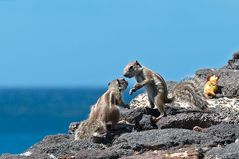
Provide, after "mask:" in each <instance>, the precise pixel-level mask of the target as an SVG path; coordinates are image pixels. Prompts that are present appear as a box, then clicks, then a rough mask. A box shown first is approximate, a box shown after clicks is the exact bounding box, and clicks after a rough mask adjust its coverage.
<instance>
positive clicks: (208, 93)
mask: <svg viewBox="0 0 239 159" xmlns="http://www.w3.org/2000/svg"><path fill="white" fill-rule="evenodd" d="M218 80H219V77H218V76H216V75H212V76H208V78H207V83H206V84H205V85H204V96H205V97H206V98H213V97H215V96H216V93H217V91H218V85H217V83H218Z"/></svg>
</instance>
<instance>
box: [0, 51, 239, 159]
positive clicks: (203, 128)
mask: <svg viewBox="0 0 239 159" xmlns="http://www.w3.org/2000/svg"><path fill="white" fill-rule="evenodd" d="M211 74H216V75H219V76H220V79H219V86H220V91H219V92H218V93H217V98H215V99H209V100H207V102H208V103H209V111H208V112H201V111H198V110H195V109H194V107H193V106H188V105H187V106H186V104H185V103H179V104H177V103H169V104H166V106H165V109H166V112H167V114H168V116H167V117H163V118H161V119H160V120H159V121H157V122H156V121H155V118H156V117H158V116H159V115H160V113H159V111H158V110H157V109H156V108H150V107H149V103H148V99H147V95H146V94H145V93H143V94H140V95H139V96H137V97H136V98H134V99H133V100H132V101H131V102H130V107H131V109H129V110H128V109H121V121H120V123H119V124H118V127H117V129H116V130H109V131H108V133H107V135H106V136H105V137H104V138H103V139H102V140H100V142H97V143H95V142H94V141H93V140H92V139H85V140H79V141H74V131H75V129H76V127H77V126H78V125H79V122H75V123H72V124H71V125H70V126H69V134H59V135H53V136H47V137H45V138H44V139H43V140H42V141H41V142H39V143H36V144H35V145H33V146H32V147H30V148H29V149H27V150H26V151H25V152H23V153H22V154H19V155H11V154H2V155H1V156H0V159H28V158H32V159H35V158H36V159H39V158H46V159H56V158H59V159H75V158H79V159H81V158H83V159H94V158H98V159H117V158H124V159H141V158H142V159H143V158H152V159H154V158H155V159H158V158H162V159H174V158H177V159H202V158H205V159H211V158H212V159H213V158H223V159H224V158H225V159H229V158H230V159H234V158H235V159H236V158H239V53H238V52H237V53H235V54H234V56H233V59H231V60H229V61H228V65H227V66H225V67H223V68H220V69H201V70H198V71H197V72H196V78H200V79H201V80H202V81H205V79H206V77H207V76H208V75H211ZM201 84H202V83H201ZM167 85H168V89H169V93H171V92H172V90H173V89H174V87H175V85H176V82H172V81H170V82H167Z"/></svg>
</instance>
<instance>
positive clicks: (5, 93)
mask: <svg viewBox="0 0 239 159" xmlns="http://www.w3.org/2000/svg"><path fill="white" fill-rule="evenodd" d="M106 89H107V88H103V87H101V88H100V87H98V88H92V87H90V88H86V87H84V88H82V87H81V88H69V87H68V88H63V87H61V88H60V87H57V88H56V87H51V88H46V87H44V88H42V87H41V88H40V87H38V88H36V87H34V88H33V87H31V88H23V87H21V88H19V87H16V88H13V87H12V88H0V108H1V109H0V116H1V117H0V118H1V119H0V122H1V123H0V143H1V145H0V154H4V153H11V154H19V153H23V152H24V151H25V150H27V149H28V148H29V147H30V146H32V145H33V144H35V143H37V142H39V141H41V140H42V139H43V138H44V137H45V136H47V135H55V134H59V133H60V134H67V133H68V126H69V124H70V123H71V122H79V121H82V120H84V119H86V118H87V117H88V114H89V111H90V107H91V105H93V104H94V103H95V102H96V101H97V99H98V98H99V97H100V96H101V95H102V94H103V93H104V92H105V91H106ZM127 92H128V90H127V91H125V93H124V96H125V101H126V102H127V103H128V102H130V100H131V99H132V98H133V96H132V97H131V96H129V95H128V93H127ZM134 96H135V95H134Z"/></svg>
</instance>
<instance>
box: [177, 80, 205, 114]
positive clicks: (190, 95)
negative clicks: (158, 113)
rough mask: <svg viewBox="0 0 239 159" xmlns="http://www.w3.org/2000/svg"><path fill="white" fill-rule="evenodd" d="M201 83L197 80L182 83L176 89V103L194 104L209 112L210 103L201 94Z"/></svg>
mask: <svg viewBox="0 0 239 159" xmlns="http://www.w3.org/2000/svg"><path fill="white" fill-rule="evenodd" d="M200 85H201V83H200V82H199V81H197V80H195V79H188V80H185V81H182V82H180V83H179V84H177V85H176V86H175V88H174V92H173V96H174V101H178V102H186V103H189V104H193V105H195V106H196V107H198V108H200V109H201V110H203V111H207V108H208V102H207V101H206V99H205V98H204V96H203V95H202V93H201V89H200V87H201V86H200Z"/></svg>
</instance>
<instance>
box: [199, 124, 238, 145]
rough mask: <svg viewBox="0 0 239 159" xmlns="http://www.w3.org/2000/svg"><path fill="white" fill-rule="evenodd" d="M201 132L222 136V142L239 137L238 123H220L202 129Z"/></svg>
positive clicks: (228, 141) (230, 141)
mask: <svg viewBox="0 0 239 159" xmlns="http://www.w3.org/2000/svg"><path fill="white" fill-rule="evenodd" d="M203 132H204V133H207V134H208V135H210V136H216V137H219V138H222V139H223V140H224V141H225V143H224V144H230V143H233V142H235V141H236V139H239V125H238V124H228V123H221V124H218V125H214V126H211V127H209V128H207V129H204V130H203Z"/></svg>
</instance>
